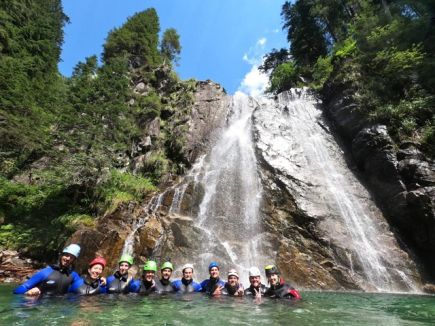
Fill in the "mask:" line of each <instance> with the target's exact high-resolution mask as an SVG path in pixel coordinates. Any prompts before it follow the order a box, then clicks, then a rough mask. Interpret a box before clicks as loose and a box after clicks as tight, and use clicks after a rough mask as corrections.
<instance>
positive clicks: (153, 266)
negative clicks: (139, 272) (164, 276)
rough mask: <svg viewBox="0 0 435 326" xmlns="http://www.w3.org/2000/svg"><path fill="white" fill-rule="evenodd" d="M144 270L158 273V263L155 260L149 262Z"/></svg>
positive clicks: (144, 266)
mask: <svg viewBox="0 0 435 326" xmlns="http://www.w3.org/2000/svg"><path fill="white" fill-rule="evenodd" d="M143 270H144V271H154V272H157V263H156V262H155V261H154V260H147V262H146V263H145V265H143Z"/></svg>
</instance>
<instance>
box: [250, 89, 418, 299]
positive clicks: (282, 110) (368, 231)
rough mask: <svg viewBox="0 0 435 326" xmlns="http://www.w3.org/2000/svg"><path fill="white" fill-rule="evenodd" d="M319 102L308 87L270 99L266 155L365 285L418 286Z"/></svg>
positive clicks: (260, 115) (264, 130)
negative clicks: (414, 282) (319, 106)
mask: <svg viewBox="0 0 435 326" xmlns="http://www.w3.org/2000/svg"><path fill="white" fill-rule="evenodd" d="M318 104H319V103H317V101H316V100H315V98H314V97H312V96H310V94H309V93H307V91H306V90H292V91H290V92H285V93H282V94H280V95H279V96H278V100H277V101H273V100H269V101H264V102H263V107H262V108H260V109H259V110H258V111H257V112H256V113H257V116H256V119H257V120H258V121H259V124H263V126H260V127H259V128H260V134H261V135H262V136H260V140H261V138H262V139H263V143H262V144H259V146H260V148H262V149H263V150H264V152H267V153H269V154H266V156H268V157H267V158H266V159H267V160H269V163H270V164H271V165H272V166H273V167H274V168H276V169H278V170H280V171H285V172H284V174H286V175H287V176H291V178H287V179H285V180H286V181H285V182H286V183H287V187H288V189H291V191H292V193H293V196H294V197H295V199H296V201H297V204H298V206H299V207H300V208H301V209H302V210H303V211H305V212H306V213H307V215H309V216H314V217H315V218H316V219H318V220H319V227H320V228H321V229H322V230H323V233H324V234H325V237H329V241H330V242H331V243H333V244H334V246H336V247H340V248H344V250H345V251H346V254H345V255H344V256H345V257H348V260H349V262H348V268H349V269H351V270H352V272H355V273H356V272H357V271H358V272H359V274H360V276H361V278H362V279H363V280H364V284H361V285H362V287H363V288H367V289H370V290H372V289H374V290H376V291H398V290H401V289H411V290H415V289H416V286H415V285H414V284H413V282H412V281H411V279H409V278H408V277H407V276H406V274H407V273H410V271H409V270H407V271H406V272H407V273H405V272H404V271H402V270H401V268H399V267H398V266H399V265H400V264H402V265H403V262H401V261H400V259H401V257H400V256H398V254H396V252H399V251H400V249H399V246H398V244H397V242H396V241H395V239H394V237H393V236H392V234H391V232H389V231H388V230H387V229H386V227H385V224H386V223H385V220H384V219H383V217H382V214H381V213H380V211H379V210H378V209H377V208H376V205H375V204H374V203H373V201H372V200H371V199H370V195H369V194H368V192H367V190H365V188H364V187H363V186H362V185H361V184H360V182H359V181H358V180H357V178H356V177H355V176H354V174H353V173H352V172H351V171H350V170H349V168H348V167H347V164H346V162H345V159H344V155H343V153H342V152H341V149H340V148H339V146H338V144H337V143H336V141H335V140H334V138H333V137H332V136H331V133H330V132H329V130H328V127H327V124H325V121H323V117H322V112H321V110H320V109H319V108H318V107H317V105H318ZM274 130H275V131H274ZM276 130H279V132H278V133H274V132H276ZM267 137H269V139H268V140H265V139H267ZM277 153H280V154H279V155H278V154H277ZM289 180H290V181H289ZM355 281H356V282H357V283H358V282H359V281H358V280H357V279H356V280H355ZM361 283H362V282H361ZM366 284H368V285H366Z"/></svg>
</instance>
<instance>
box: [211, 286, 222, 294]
mask: <svg viewBox="0 0 435 326" xmlns="http://www.w3.org/2000/svg"><path fill="white" fill-rule="evenodd" d="M223 288H224V287H223V286H218V287H216V289H214V291H213V293H212V294H211V295H213V296H219V295H221V294H222V289H223Z"/></svg>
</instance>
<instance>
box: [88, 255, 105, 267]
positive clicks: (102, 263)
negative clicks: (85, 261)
mask: <svg viewBox="0 0 435 326" xmlns="http://www.w3.org/2000/svg"><path fill="white" fill-rule="evenodd" d="M97 264H100V265H101V266H103V268H104V267H106V260H105V259H104V258H103V257H97V258H95V259H94V260H93V261H91V262H90V263H89V267H92V266H94V265H97Z"/></svg>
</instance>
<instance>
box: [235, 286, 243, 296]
mask: <svg viewBox="0 0 435 326" xmlns="http://www.w3.org/2000/svg"><path fill="white" fill-rule="evenodd" d="M244 294H245V289H244V288H243V285H241V284H240V285H239V288H238V289H237V292H236V295H237V296H239V297H241V296H243V295H244Z"/></svg>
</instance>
